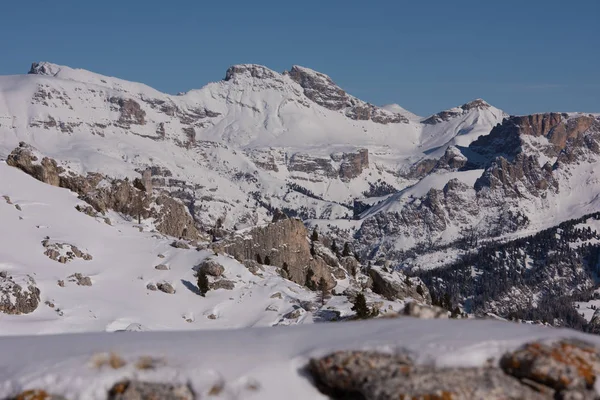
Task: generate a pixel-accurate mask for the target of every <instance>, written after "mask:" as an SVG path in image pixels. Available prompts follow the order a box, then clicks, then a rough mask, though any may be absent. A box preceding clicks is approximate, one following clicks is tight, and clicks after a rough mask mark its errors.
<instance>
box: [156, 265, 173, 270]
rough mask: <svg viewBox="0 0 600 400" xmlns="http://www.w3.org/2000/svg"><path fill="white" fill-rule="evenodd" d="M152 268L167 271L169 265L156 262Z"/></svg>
mask: <svg viewBox="0 0 600 400" xmlns="http://www.w3.org/2000/svg"><path fill="white" fill-rule="evenodd" d="M154 269H157V270H159V271H168V270H169V266H168V265H165V264H158V265H157V266H155V267H154Z"/></svg>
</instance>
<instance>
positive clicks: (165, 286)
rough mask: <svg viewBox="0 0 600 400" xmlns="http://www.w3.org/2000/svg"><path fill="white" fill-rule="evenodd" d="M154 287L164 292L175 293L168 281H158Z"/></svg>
mask: <svg viewBox="0 0 600 400" xmlns="http://www.w3.org/2000/svg"><path fill="white" fill-rule="evenodd" d="M156 288H157V289H158V290H160V291H161V292H164V293H168V294H173V293H175V288H174V287H173V286H172V285H171V284H170V283H169V282H158V283H157V284H156Z"/></svg>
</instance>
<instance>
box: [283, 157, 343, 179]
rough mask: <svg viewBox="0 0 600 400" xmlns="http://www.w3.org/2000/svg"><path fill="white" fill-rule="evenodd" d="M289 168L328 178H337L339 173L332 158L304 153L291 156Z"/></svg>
mask: <svg viewBox="0 0 600 400" xmlns="http://www.w3.org/2000/svg"><path fill="white" fill-rule="evenodd" d="M288 170H289V171H299V172H304V173H307V174H315V175H320V176H323V177H326V178H335V177H337V176H338V175H339V173H338V171H336V169H335V168H334V166H333V163H332V160H331V158H329V157H328V158H324V157H314V156H311V155H309V154H304V153H294V154H293V155H292V156H291V157H290V159H289V163H288Z"/></svg>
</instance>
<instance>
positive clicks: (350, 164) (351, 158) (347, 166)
mask: <svg viewBox="0 0 600 400" xmlns="http://www.w3.org/2000/svg"><path fill="white" fill-rule="evenodd" d="M366 168H369V150H367V149H360V150H358V151H356V152H354V153H344V154H343V155H342V163H341V164H340V172H339V175H340V179H341V180H343V181H346V182H347V181H349V180H350V179H353V178H356V177H357V176H359V175H360V174H361V173H362V172H363V170H364V169H366Z"/></svg>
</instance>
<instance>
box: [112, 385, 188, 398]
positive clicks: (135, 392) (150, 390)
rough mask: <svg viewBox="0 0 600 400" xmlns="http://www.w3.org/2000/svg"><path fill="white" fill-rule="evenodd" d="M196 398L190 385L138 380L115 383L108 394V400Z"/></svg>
mask: <svg viewBox="0 0 600 400" xmlns="http://www.w3.org/2000/svg"><path fill="white" fill-rule="evenodd" d="M195 398H196V397H195V395H194V391H193V390H192V388H191V387H190V386H189V385H188V384H176V383H157V382H142V381H136V380H126V381H121V382H118V383H115V384H114V385H113V387H112V388H111V389H110V390H109V392H108V400H144V399H146V400H150V399H161V400H194V399H195Z"/></svg>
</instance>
